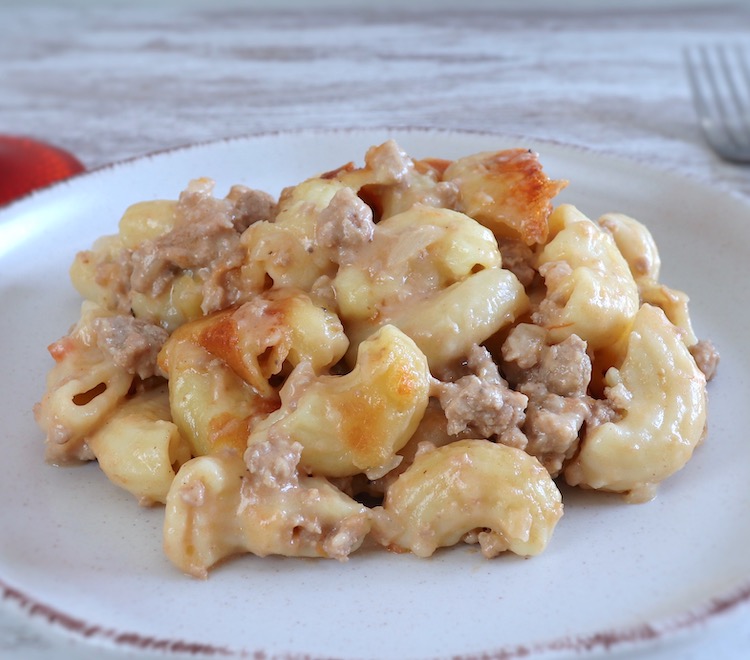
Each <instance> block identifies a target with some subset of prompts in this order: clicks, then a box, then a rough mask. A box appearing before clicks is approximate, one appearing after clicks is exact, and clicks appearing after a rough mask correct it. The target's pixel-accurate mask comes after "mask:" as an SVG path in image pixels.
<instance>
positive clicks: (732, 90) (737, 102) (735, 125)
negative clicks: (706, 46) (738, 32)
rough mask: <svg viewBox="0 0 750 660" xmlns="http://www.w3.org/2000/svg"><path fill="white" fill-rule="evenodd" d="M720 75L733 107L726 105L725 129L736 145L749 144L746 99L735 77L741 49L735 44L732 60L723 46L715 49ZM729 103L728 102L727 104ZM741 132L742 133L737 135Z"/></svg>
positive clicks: (749, 134)
mask: <svg viewBox="0 0 750 660" xmlns="http://www.w3.org/2000/svg"><path fill="white" fill-rule="evenodd" d="M716 55H717V58H718V62H719V65H720V67H721V71H720V72H721V75H722V77H723V79H724V81H725V82H726V87H727V89H728V90H729V97H730V98H731V100H732V106H733V108H729V107H726V108H725V112H726V114H725V115H724V120H725V122H726V127H727V131H728V132H729V133H731V134H732V136H733V137H734V141H735V143H736V144H737V145H738V146H742V145H746V144H750V126H748V123H747V121H746V110H745V108H746V107H747V99H746V98H745V97H743V95H742V94H741V93H740V89H741V85H740V86H738V84H737V80H736V78H737V77H738V75H739V74H738V71H739V69H740V66H741V65H740V59H741V57H742V53H741V51H740V50H739V49H738V47H737V46H735V48H734V61H733V62H730V59H729V58H730V56H729V54H728V53H727V48H726V47H725V46H719V47H718V48H717V50H716ZM727 105H729V104H727ZM739 133H741V134H742V135H739Z"/></svg>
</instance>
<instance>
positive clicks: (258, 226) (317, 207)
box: [241, 179, 345, 291]
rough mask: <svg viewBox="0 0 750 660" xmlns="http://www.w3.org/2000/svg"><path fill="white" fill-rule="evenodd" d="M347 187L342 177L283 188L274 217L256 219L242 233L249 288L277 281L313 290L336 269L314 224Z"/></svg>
mask: <svg viewBox="0 0 750 660" xmlns="http://www.w3.org/2000/svg"><path fill="white" fill-rule="evenodd" d="M344 188H345V186H344V185H343V184H341V183H340V182H338V181H332V180H325V179H309V180H307V181H303V182H302V183H300V184H299V185H297V186H294V187H293V188H287V189H286V190H285V191H284V192H283V193H282V195H281V198H280V199H279V208H278V213H277V215H276V217H275V219H274V221H273V222H256V223H255V224H253V225H251V226H250V227H249V228H248V229H247V231H245V232H244V234H243V235H242V239H241V243H242V246H243V248H244V250H245V252H246V255H247V256H246V259H245V262H244V264H243V266H242V280H243V282H244V288H245V289H247V290H250V291H263V290H264V289H267V288H270V286H276V287H293V288H297V289H301V290H305V291H309V290H310V289H311V288H312V286H313V284H314V283H315V281H316V280H318V279H319V278H320V277H323V276H325V275H333V273H334V271H335V264H334V263H333V261H332V260H331V254H330V251H329V250H327V249H318V248H319V246H318V245H317V244H316V241H315V235H316V227H317V225H318V220H319V217H320V215H321V214H322V213H323V212H324V211H325V209H327V208H328V206H329V205H330V204H331V202H332V200H333V199H334V197H335V196H336V193H337V192H339V191H340V190H342V189H344ZM269 280H270V283H269Z"/></svg>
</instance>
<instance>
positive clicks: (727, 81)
mask: <svg viewBox="0 0 750 660" xmlns="http://www.w3.org/2000/svg"><path fill="white" fill-rule="evenodd" d="M683 55H684V60H685V67H686V69H687V74H688V80H689V81H690V88H691V90H692V93H693V101H694V103H695V110H696V113H697V114H698V120H699V122H700V125H701V128H702V129H703V134H704V135H705V136H706V140H707V141H708V143H709V144H710V145H711V147H713V149H714V151H716V153H718V154H719V155H720V156H721V157H722V158H724V159H726V160H728V161H731V162H734V163H750V65H748V60H747V58H746V56H745V52H744V50H743V49H742V48H740V47H739V46H723V45H722V46H714V47H708V46H696V47H693V48H688V49H686V50H685V51H684V53H683Z"/></svg>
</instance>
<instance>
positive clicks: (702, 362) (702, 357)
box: [690, 339, 719, 381]
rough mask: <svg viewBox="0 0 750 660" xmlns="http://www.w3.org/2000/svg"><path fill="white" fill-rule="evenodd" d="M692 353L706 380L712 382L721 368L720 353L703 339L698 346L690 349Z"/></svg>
mask: <svg viewBox="0 0 750 660" xmlns="http://www.w3.org/2000/svg"><path fill="white" fill-rule="evenodd" d="M690 353H691V354H692V356H693V359H694V360H695V364H697V365H698V369H700V370H701V371H702V372H703V374H704V375H705V376H706V380H707V381H708V380H711V379H712V378H713V377H714V376H715V375H716V370H717V368H718V366H719V351H717V350H716V347H715V346H714V345H713V343H712V342H711V341H710V340H708V339H701V340H700V341H699V342H698V343H697V344H695V345H694V346H691V347H690Z"/></svg>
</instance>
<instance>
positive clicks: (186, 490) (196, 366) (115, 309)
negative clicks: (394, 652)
mask: <svg viewBox="0 0 750 660" xmlns="http://www.w3.org/2000/svg"><path fill="white" fill-rule="evenodd" d="M565 185H566V182H565V181H556V180H551V179H549V178H548V177H547V175H546V174H545V173H544V171H543V170H542V167H541V165H540V163H539V160H538V158H537V156H536V154H534V153H532V152H529V151H527V150H523V149H510V150H505V151H499V152H485V153H479V154H474V155H470V156H467V157H465V158H460V159H458V160H456V161H453V162H450V161H446V160H440V159H434V158H429V159H422V160H418V159H414V158H412V157H410V156H408V155H407V154H406V153H405V152H404V151H403V150H402V149H401V148H400V147H399V146H398V145H397V144H396V143H395V142H393V141H388V142H386V143H384V144H381V145H378V146H375V147H372V148H371V149H370V150H368V152H367V153H366V154H365V158H364V164H363V165H362V166H356V165H354V164H352V163H349V164H346V165H344V166H342V167H339V168H337V169H335V170H332V171H329V172H326V173H323V174H319V175H317V176H313V177H311V178H310V179H307V180H305V181H303V182H301V183H299V184H297V185H293V186H290V187H288V188H286V189H284V191H283V192H282V193H281V195H280V197H279V198H278V199H274V198H272V197H271V196H270V195H268V194H266V193H264V192H261V191H257V190H253V189H250V188H246V187H243V186H234V187H233V188H231V190H230V191H229V193H228V194H227V195H226V197H223V198H220V197H215V196H214V194H213V182H212V181H211V180H209V179H205V178H204V179H196V180H195V181H192V182H190V183H189V185H188V186H187V188H186V190H185V191H184V192H182V193H181V194H180V196H179V199H177V200H167V201H164V200H157V201H147V202H141V203H138V204H135V205H133V206H131V207H130V208H129V209H127V210H126V211H125V213H124V215H123V217H122V218H121V220H120V223H119V231H118V233H117V234H115V235H113V236H106V237H102V238H100V239H99V240H98V241H96V242H95V243H94V245H93V246H92V247H91V249H89V250H85V251H83V252H81V253H79V254H78V255H77V256H76V257H75V260H74V262H73V265H72V268H71V278H72V281H73V284H74V286H75V287H76V289H77V290H78V291H79V292H80V294H81V295H82V297H83V298H84V302H83V305H82V308H81V316H80V319H79V321H78V322H77V323H76V325H75V326H73V328H72V329H71V331H70V332H69V333H68V334H67V335H65V336H64V337H63V338H62V339H60V340H58V341H56V342H54V343H53V344H51V345H50V347H49V352H50V354H51V356H52V357H53V359H54V360H55V365H54V367H53V368H52V369H51V371H50V373H49V376H48V379H47V389H46V392H45V394H44V396H43V397H42V400H41V402H40V403H38V404H37V405H36V407H35V416H36V419H37V421H38V423H39V425H40V426H41V428H42V429H43V430H44V432H45V434H46V458H47V460H48V461H49V462H50V463H54V464H66V463H72V462H81V461H97V462H98V464H99V466H100V467H101V469H102V470H103V471H104V472H105V473H106V475H107V476H108V477H109V479H110V480H111V481H112V482H113V483H114V484H116V485H117V486H120V487H121V488H124V489H126V490H127V491H129V492H130V493H132V494H133V495H134V496H135V497H136V498H137V500H138V502H140V503H141V504H142V505H155V504H159V503H162V504H164V506H165V518H164V530H163V533H164V548H165V552H166V555H167V557H168V558H169V560H170V561H171V562H173V564H174V565H175V566H176V567H177V568H179V569H180V570H182V571H183V572H185V573H187V574H189V575H193V576H197V577H205V576H206V575H207V573H208V571H209V569H210V568H211V567H212V566H214V565H215V564H216V563H217V562H219V561H221V560H223V559H225V558H227V557H230V556H232V555H236V554H239V553H252V554H254V555H257V556H265V555H269V554H279V555H287V556H296V557H301V556H303V557H332V558H336V559H339V560H345V559H347V558H348V557H349V555H350V554H351V553H353V552H354V551H356V550H357V549H358V548H360V547H361V546H362V544H363V543H365V542H368V541H369V542H370V543H372V544H376V545H381V546H385V547H386V548H388V549H390V550H392V551H395V552H411V553H413V554H415V555H418V556H420V557H427V556H430V555H432V554H433V553H434V552H435V551H437V549H438V548H441V547H444V546H452V545H455V544H457V543H459V542H466V543H475V544H478V545H479V547H480V549H481V552H482V553H483V554H484V555H485V556H486V557H494V556H495V555H497V554H499V553H502V552H504V551H510V552H514V553H516V554H520V555H524V556H529V555H536V554H539V553H541V552H542V551H544V550H545V548H546V547H547V544H548V542H549V540H550V539H551V537H552V534H553V532H554V529H555V527H556V525H557V523H558V521H559V520H560V518H561V516H562V513H563V503H562V496H561V494H560V490H559V489H558V486H557V484H558V483H559V482H562V481H564V482H566V483H567V484H569V485H572V486H580V487H583V488H588V489H597V490H604V491H612V492H617V493H623V494H624V495H625V497H626V499H628V500H630V501H644V500H647V499H650V498H651V497H653V495H654V493H655V489H656V487H657V486H658V484H659V483H660V482H661V481H663V480H664V479H666V478H667V477H669V476H671V475H672V474H674V473H675V472H677V471H678V470H680V469H681V468H682V467H683V466H684V465H685V463H686V462H687V461H688V460H689V459H690V458H691V456H692V454H693V451H694V449H695V448H696V446H697V445H698V444H699V443H700V442H701V441H702V440H703V438H704V436H705V432H706V419H707V395H706V382H707V380H709V379H710V378H711V377H712V376H713V374H714V372H715V369H716V365H717V363H718V353H717V352H716V350H715V349H714V348H713V346H712V345H711V344H710V342H706V341H699V340H698V338H697V337H696V335H695V333H694V331H693V328H692V325H691V322H690V316H689V312H688V305H687V303H688V299H687V296H686V295H685V294H684V293H682V292H680V291H677V290H674V289H670V288H669V287H667V286H666V285H665V284H663V283H662V282H660V280H659V275H660V257H659V253H658V249H657V246H656V243H655V242H654V239H653V237H652V236H651V234H650V233H649V231H648V229H647V228H646V227H645V226H644V225H643V224H641V223H640V222H638V221H637V220H635V219H633V218H630V217H628V216H625V215H622V214H616V213H610V214H607V215H604V216H602V217H601V218H600V219H599V220H598V221H592V220H591V219H589V218H588V217H586V216H585V215H584V214H583V213H582V212H581V211H580V210H578V209H577V208H575V207H573V206H571V205H569V204H561V205H558V206H556V207H555V206H553V203H552V201H553V199H554V197H555V196H556V195H557V193H558V192H559V191H560V190H561V189H562V188H564V187H565Z"/></svg>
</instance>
